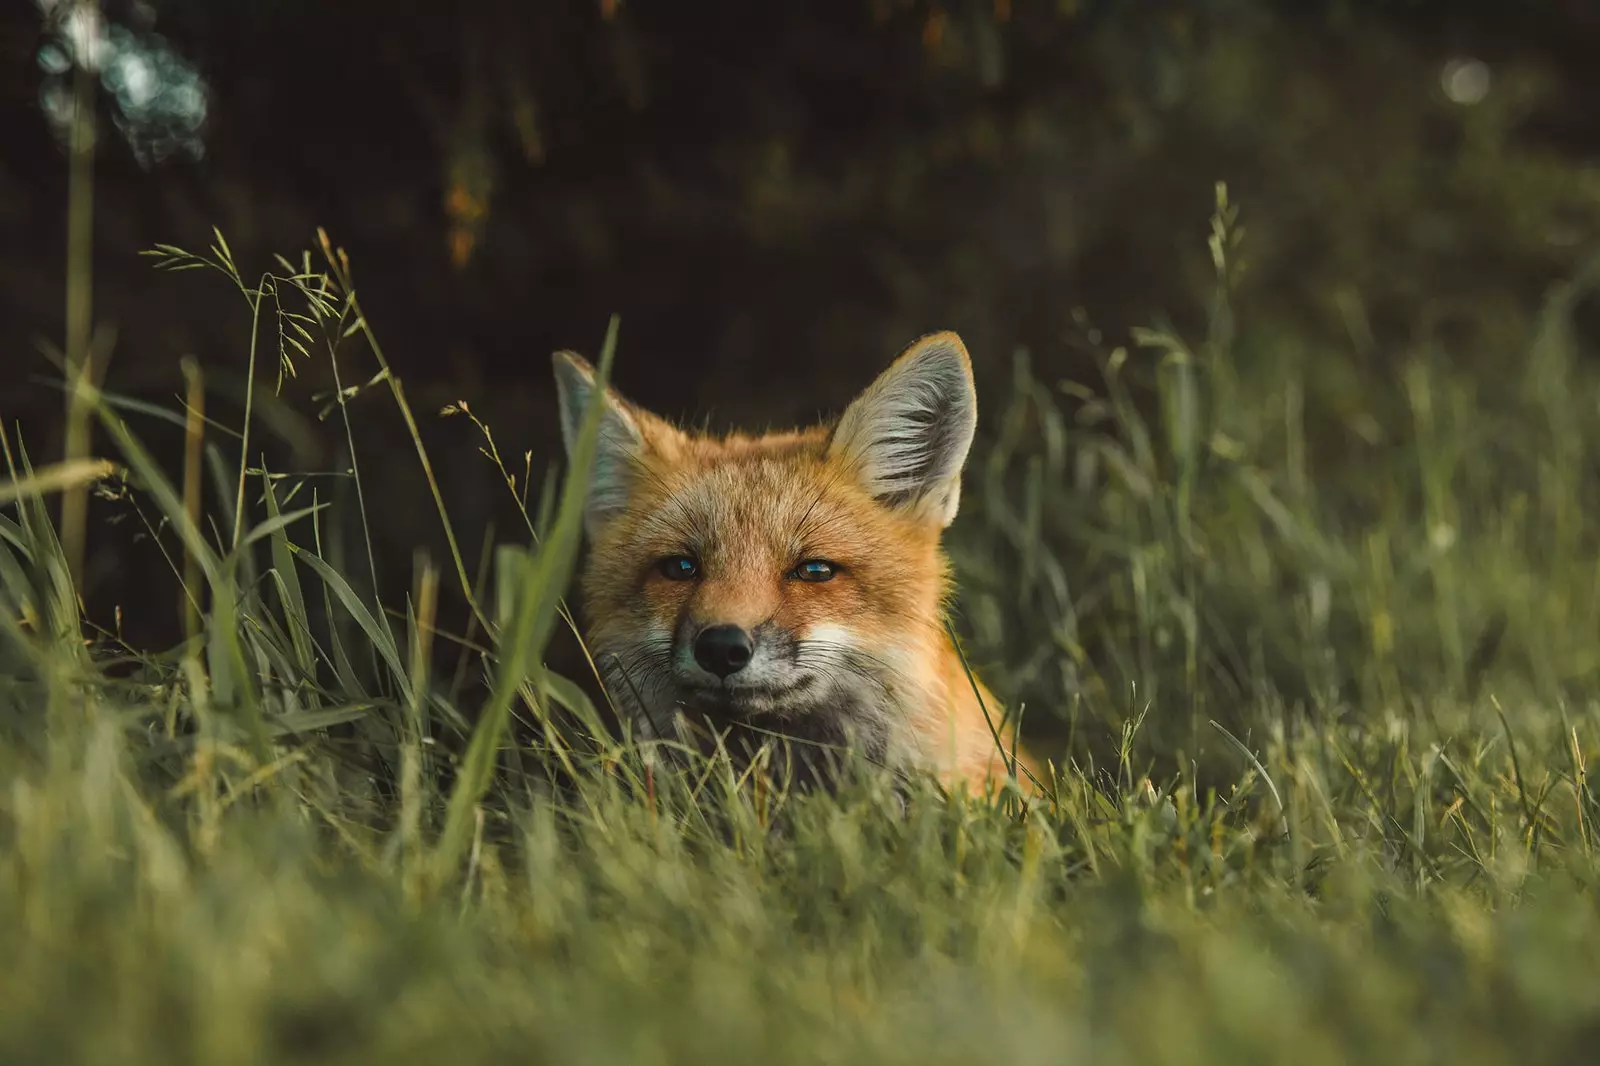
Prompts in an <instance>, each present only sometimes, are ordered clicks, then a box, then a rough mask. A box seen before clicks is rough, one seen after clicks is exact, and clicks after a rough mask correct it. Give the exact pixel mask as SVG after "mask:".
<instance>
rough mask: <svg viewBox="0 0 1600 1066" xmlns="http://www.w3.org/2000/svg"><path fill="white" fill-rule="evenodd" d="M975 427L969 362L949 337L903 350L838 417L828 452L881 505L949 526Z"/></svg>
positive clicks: (963, 348)
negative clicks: (851, 469)
mask: <svg viewBox="0 0 1600 1066" xmlns="http://www.w3.org/2000/svg"><path fill="white" fill-rule="evenodd" d="M977 427H978V393H977V390H976V389H975V388H974V387H973V384H972V360H971V358H969V357H968V355H967V349H966V346H965V345H964V344H962V343H961V338H960V337H958V336H956V335H955V334H954V333H934V334H931V335H929V336H926V337H923V338H922V339H921V340H919V341H917V342H916V343H915V344H913V345H912V346H911V347H909V348H907V349H906V350H905V351H904V352H902V353H901V355H900V357H899V358H898V359H896V360H895V361H894V363H893V364H892V365H891V366H890V367H889V369H888V370H885V371H884V372H883V373H882V374H881V375H879V377H878V380H877V381H874V382H873V383H872V384H871V385H870V386H868V388H867V390H866V391H865V392H863V393H862V394H861V395H860V396H858V397H856V400H855V402H854V403H852V404H851V405H850V406H849V407H848V408H847V409H846V410H845V413H844V415H843V417H841V418H840V419H839V424H838V425H837V426H836V427H835V428H834V431H833V437H832V439H831V440H830V442H829V445H828V454H829V455H831V456H836V457H838V458H840V459H843V460H844V461H845V462H847V463H849V464H851V465H852V466H854V467H855V468H856V470H857V471H858V472H859V474H860V476H861V479H862V480H863V481H864V482H865V483H866V486H867V489H868V491H870V492H871V493H872V495H873V496H875V497H877V498H878V499H879V500H880V501H881V502H883V503H884V504H885V505H886V506H889V507H893V508H896V509H900V508H904V509H906V510H908V511H910V512H911V513H913V514H915V515H916V516H917V517H919V518H922V519H924V520H925V521H929V522H937V523H938V524H939V525H940V527H944V526H948V525H949V524H950V522H951V521H952V520H953V519H954V518H955V516H956V509H957V508H958V507H959V506H960V503H961V467H962V466H963V465H964V464H965V463H966V461H967V449H968V448H970V447H971V446H972V435H973V432H974V431H975V430H976V429H977Z"/></svg>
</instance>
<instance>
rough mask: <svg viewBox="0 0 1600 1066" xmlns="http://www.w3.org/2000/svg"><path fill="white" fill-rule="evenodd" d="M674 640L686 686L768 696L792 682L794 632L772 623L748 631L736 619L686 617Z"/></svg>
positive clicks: (677, 660) (677, 658)
mask: <svg viewBox="0 0 1600 1066" xmlns="http://www.w3.org/2000/svg"><path fill="white" fill-rule="evenodd" d="M675 643H676V645H677V648H676V654H675V655H674V656H673V658H674V659H675V661H676V666H677V670H676V673H677V675H678V680H679V682H680V683H681V684H683V685H684V686H685V687H686V688H689V689H695V690H715V691H716V692H718V693H721V694H724V695H729V696H732V695H758V694H772V693H776V692H777V691H779V690H782V689H787V688H789V687H790V686H791V685H792V684H793V682H794V680H795V678H794V676H793V675H794V673H795V662H794V658H795V655H794V653H795V639H794V635H793V634H791V633H789V632H788V631H787V630H785V629H784V628H783V627H782V626H781V625H778V624H777V623H775V622H773V621H765V622H762V623H760V624H759V625H756V626H754V627H752V628H749V629H747V628H745V626H743V625H741V624H739V623H737V622H725V621H721V620H712V621H709V622H705V621H702V622H697V621H694V620H692V619H686V620H685V621H684V623H683V624H682V625H681V626H680V628H679V633H678V636H677V639H676V641H675Z"/></svg>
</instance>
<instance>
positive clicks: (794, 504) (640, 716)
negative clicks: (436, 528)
mask: <svg viewBox="0 0 1600 1066" xmlns="http://www.w3.org/2000/svg"><path fill="white" fill-rule="evenodd" d="M555 376H556V384H557V387H558V392H559V396H560V412H561V428H562V433H563V436H564V439H565V442H566V446H567V450H568V453H569V454H570V453H571V451H572V449H573V446H574V443H575V441H576V439H577V435H578V432H579V429H580V426H581V425H582V422H583V418H584V413H585V411H586V409H587V406H588V403H589V400H590V397H591V395H592V393H593V390H594V387H595V378H594V371H593V368H592V367H591V366H590V365H589V364H588V363H587V362H585V361H584V360H583V359H581V358H579V357H578V356H576V355H573V354H571V353H569V352H561V353H558V354H557V355H556V356H555ZM976 425H977V395H976V392H975V390H974V388H973V381H972V364H971V360H970V359H969V357H968V355H967V351H966V348H965V347H964V346H963V344H962V343H961V339H960V338H959V337H957V336H956V335H955V334H954V333H938V334H933V335H931V336H927V337H924V338H923V339H921V340H919V341H917V342H916V343H915V344H913V345H911V347H909V348H908V349H906V350H905V351H904V352H903V353H902V354H901V355H900V356H899V357H898V358H897V359H895V360H894V362H893V363H892V364H891V365H890V366H889V368H888V369H887V370H885V371H884V372H883V374H881V375H880V376H879V377H878V379H877V380H876V381H874V382H873V383H872V384H871V385H870V386H869V387H868V388H867V389H866V391H864V392H863V393H861V394H860V396H858V397H857V398H856V399H855V401H854V402H852V403H851V404H850V405H849V407H848V408H847V409H846V410H845V412H844V414H843V415H842V416H841V417H840V418H839V419H838V420H837V421H836V422H834V423H832V424H824V425H818V426H813V427H811V428H808V429H802V430H797V431H791V432H783V433H769V434H765V435H761V436H749V435H745V434H741V433H733V434H730V435H726V436H708V435H702V434H698V433H692V432H689V431H686V430H684V429H680V428H678V427H676V426H674V425H672V424H670V423H669V422H667V421H666V420H664V419H662V418H659V417H657V416H656V415H653V414H650V413H649V412H647V411H645V410H643V409H641V408H640V407H638V406H636V405H634V404H632V403H630V402H629V401H627V400H626V399H624V398H623V397H622V396H620V395H619V394H618V393H617V392H615V391H614V390H612V389H609V388H608V389H606V391H605V394H604V397H603V399H602V404H601V415H600V427H599V444H598V449H597V453H596V458H595V462H594V466H593V470H592V474H591V478H592V484H591V486H590V492H589V496H588V507H587V511H586V514H585V526H586V532H587V535H588V538H589V542H590V552H589V560H588V564H587V569H586V573H585V575H584V582H583V592H584V604H585V613H586V615H587V623H588V624H587V638H588V642H589V645H590V651H591V653H592V654H593V655H594V658H595V661H596V663H597V664H598V665H599V666H600V668H601V670H602V673H603V676H604V678H605V681H606V685H607V688H608V690H609V694H610V696H611V698H612V700H613V701H614V702H615V703H616V704H617V706H619V707H620V708H624V709H626V710H627V711H628V712H629V713H631V715H632V717H633V718H634V720H635V722H636V724H637V725H638V726H640V727H641V728H643V729H645V730H647V731H648V732H651V733H654V734H656V735H662V734H666V735H677V736H682V735H683V734H682V726H683V724H684V722H685V720H686V719H687V720H690V721H694V720H700V721H705V720H709V721H711V722H713V723H743V724H747V725H752V726H756V727H758V728H764V729H769V730H771V731H773V732H776V733H780V734H784V735H788V736H792V737H801V738H814V739H817V740H821V741H825V742H828V743H830V744H833V743H852V742H853V743H855V744H857V745H859V746H860V747H861V748H863V749H864V750H865V751H866V752H867V753H869V754H870V755H872V756H874V757H877V758H880V759H888V760H890V761H899V760H898V759H897V758H896V756H897V755H898V754H899V753H900V751H901V749H904V748H905V747H906V745H907V744H908V743H909V744H913V746H914V740H913V739H912V738H914V736H915V734H916V731H917V720H918V718H919V716H922V715H925V714H926V713H927V712H926V711H925V710H924V709H923V706H922V704H923V703H925V702H926V697H927V696H928V693H927V692H926V687H927V684H928V681H927V678H928V676H929V672H930V671H929V661H930V656H936V655H937V654H939V651H938V649H941V648H942V649H943V650H945V651H948V638H947V636H946V634H945V631H944V629H943V600H944V596H945V593H946V587H947V566H946V562H945V558H944V555H943V552H942V551H941V548H940V536H941V534H942V532H943V531H944V529H945V527H946V526H948V525H949V524H950V521H951V520H952V519H953V518H954V517H955V515H956V510H957V507H958V505H959V503H960V498H961V470H962V466H963V465H964V463H965V461H966V456H967V450H968V448H969V446H970V445H971V443H972V438H973V432H974V430H975V428H976Z"/></svg>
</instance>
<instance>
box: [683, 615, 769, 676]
mask: <svg viewBox="0 0 1600 1066" xmlns="http://www.w3.org/2000/svg"><path fill="white" fill-rule="evenodd" d="M754 652H755V645H754V644H753V643H751V640H750V634H749V633H746V632H745V631H744V630H743V629H741V628H739V627H738V626H709V627H707V628H705V629H702V630H701V631H700V635H699V636H698V637H695V638H694V661H695V662H697V663H699V664H700V666H701V667H702V668H703V669H705V670H706V671H707V672H709V673H713V674H716V675H717V676H718V677H727V676H728V675H729V674H736V673H738V672H739V671H740V670H743V669H744V668H745V666H746V665H747V664H748V663H749V662H750V656H751V655H752V654H754Z"/></svg>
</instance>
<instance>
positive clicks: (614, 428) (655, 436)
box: [552, 352, 667, 537]
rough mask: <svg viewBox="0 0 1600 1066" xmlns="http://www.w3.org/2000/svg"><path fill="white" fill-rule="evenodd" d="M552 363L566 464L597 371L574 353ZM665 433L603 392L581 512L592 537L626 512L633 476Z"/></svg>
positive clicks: (619, 399) (662, 426) (557, 356)
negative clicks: (598, 430)
mask: <svg viewBox="0 0 1600 1066" xmlns="http://www.w3.org/2000/svg"><path fill="white" fill-rule="evenodd" d="M552 361H553V364H554V367H555V375H556V394H557V397H558V400H559V404H560V409H561V410H560V413H561V441H562V443H563V444H564V445H565V446H566V450H567V457H568V458H569V459H570V458H571V457H572V449H573V448H574V446H575V445H576V444H577V441H578V433H579V431H580V430H581V429H582V427H583V418H584V414H585V412H586V411H587V410H588V406H589V397H590V396H591V395H593V393H594V386H595V371H594V367H592V366H590V365H589V363H588V361H587V360H585V359H584V358H583V357H582V356H580V355H578V354H576V353H574V352H557V353H556V354H555V357H554V359H553V360H552ZM665 432H667V430H666V427H665V424H664V423H662V422H661V420H660V419H658V418H656V417H655V416H653V415H651V414H649V413H648V412H645V411H642V410H640V409H639V408H637V407H635V406H634V405H633V404H631V403H629V402H628V401H626V400H624V399H623V398H622V396H621V395H620V394H618V393H617V391H616V390H615V389H612V388H610V387H609V386H608V387H607V388H606V390H605V392H604V393H603V394H602V397H601V401H600V433H599V437H598V438H597V440H596V442H595V456H594V470H593V474H592V480H591V482H590V486H589V499H588V503H587V506H586V508H585V511H584V525H585V526H586V527H587V529H588V531H589V535H590V536H591V537H593V536H595V535H596V534H597V533H598V532H599V531H600V530H601V528H602V527H604V525H605V524H606V522H607V521H608V520H609V519H610V518H611V517H613V516H614V515H616V514H617V513H618V512H620V511H622V510H624V509H626V508H627V506H628V493H629V491H630V490H631V488H632V487H633V483H634V478H635V474H636V473H637V472H638V468H639V467H640V465H641V464H642V463H643V461H644V458H645V455H646V454H647V453H648V452H649V451H650V449H651V446H652V443H659V442H661V439H662V437H663V435H664V434H665Z"/></svg>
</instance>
